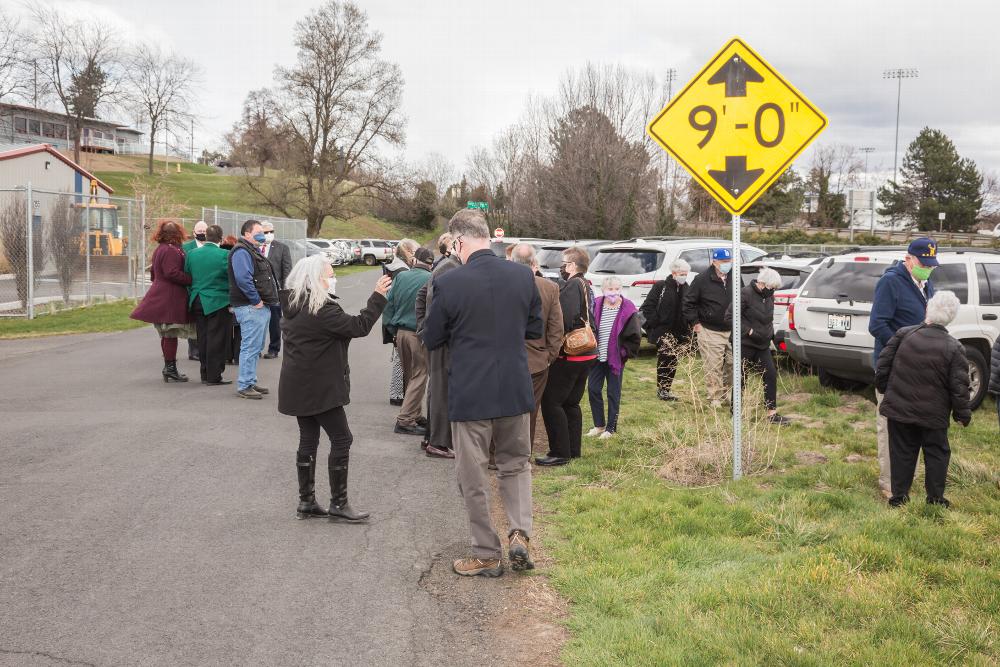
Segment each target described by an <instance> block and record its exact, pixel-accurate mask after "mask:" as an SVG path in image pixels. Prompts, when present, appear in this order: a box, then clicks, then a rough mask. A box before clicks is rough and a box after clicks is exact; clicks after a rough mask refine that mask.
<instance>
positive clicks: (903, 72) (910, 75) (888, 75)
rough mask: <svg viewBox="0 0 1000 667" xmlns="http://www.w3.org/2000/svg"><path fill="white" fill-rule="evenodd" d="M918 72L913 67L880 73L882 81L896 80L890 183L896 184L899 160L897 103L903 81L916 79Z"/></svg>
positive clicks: (901, 93) (901, 91)
mask: <svg viewBox="0 0 1000 667" xmlns="http://www.w3.org/2000/svg"><path fill="white" fill-rule="evenodd" d="M918 76H920V72H918V71H917V69H916V68H913V67H896V68H893V69H887V70H885V71H884V72H882V78H883V79H896V81H897V83H896V148H895V149H894V150H893V152H892V182H893V183H895V182H896V165H897V163H898V159H899V102H900V99H901V97H902V95H903V79H916V78H917V77H918Z"/></svg>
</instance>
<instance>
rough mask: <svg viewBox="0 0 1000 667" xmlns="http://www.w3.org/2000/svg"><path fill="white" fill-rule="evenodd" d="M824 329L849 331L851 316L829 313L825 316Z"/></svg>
mask: <svg viewBox="0 0 1000 667" xmlns="http://www.w3.org/2000/svg"><path fill="white" fill-rule="evenodd" d="M826 327H827V328H828V329H834V330H836V331H850V330H851V316H850V315H842V314H840V313H830V314H829V315H827V321H826Z"/></svg>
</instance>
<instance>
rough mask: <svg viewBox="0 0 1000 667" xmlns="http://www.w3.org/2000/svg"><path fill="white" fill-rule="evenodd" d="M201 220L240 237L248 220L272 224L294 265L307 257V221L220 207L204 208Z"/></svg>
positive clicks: (276, 237) (277, 237) (276, 235)
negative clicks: (289, 251)
mask: <svg viewBox="0 0 1000 667" xmlns="http://www.w3.org/2000/svg"><path fill="white" fill-rule="evenodd" d="M201 219H202V220H204V221H205V222H206V223H208V224H210V225H212V224H216V225H219V226H220V227H222V231H223V232H225V233H226V234H232V235H233V236H235V237H236V238H239V237H240V227H242V226H243V223H244V222H246V221H247V220H259V221H260V222H265V221H267V222H270V223H271V224H273V225H274V238H275V239H276V240H278V241H281V242H282V243H284V244H285V245H287V246H288V248H289V250H291V253H292V264H295V262H297V261H299V260H300V259H302V258H303V257H305V256H306V221H305V220H299V219H296V218H281V217H277V216H273V215H263V214H260V213H243V212H241V211H227V210H224V209H220V208H218V207H214V208H207V207H202V209H201Z"/></svg>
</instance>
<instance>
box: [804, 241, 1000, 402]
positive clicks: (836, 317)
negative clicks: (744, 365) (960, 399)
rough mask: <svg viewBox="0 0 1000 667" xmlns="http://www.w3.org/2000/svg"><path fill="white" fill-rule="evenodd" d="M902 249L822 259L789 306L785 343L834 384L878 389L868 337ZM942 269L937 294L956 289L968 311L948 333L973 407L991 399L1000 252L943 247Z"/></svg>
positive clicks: (999, 317)
mask: <svg viewBox="0 0 1000 667" xmlns="http://www.w3.org/2000/svg"><path fill="white" fill-rule="evenodd" d="M904 257H906V253H905V252H903V251H901V250H879V249H869V250H867V251H864V252H855V253H850V254H846V255H838V256H836V257H830V258H828V259H825V260H823V261H822V262H821V263H820V264H818V265H816V267H815V270H814V271H813V272H812V274H811V275H810V276H809V278H807V279H806V281H805V283H803V285H802V290H801V292H799V296H798V298H796V299H795V301H793V302H792V304H791V306H789V308H788V313H787V315H786V317H787V322H788V326H787V330H786V332H785V344H786V346H787V348H788V354H789V355H790V356H791V357H792V358H793V359H795V360H797V361H800V362H802V363H805V364H809V365H811V366H813V367H815V368H817V369H818V370H819V372H820V380H821V381H825V380H827V379H829V378H833V382H834V383H835V382H836V380H837V379H842V380H848V381H855V382H862V383H865V384H871V382H872V381H873V380H874V374H875V371H874V369H873V363H874V360H873V359H872V350H873V349H874V347H875V339H874V338H872V335H871V334H870V333H868V317H869V315H870V314H871V309H872V298H873V297H874V294H875V284H876V283H877V282H878V280H879V278H881V277H882V274H883V273H885V271H886V269H888V268H889V267H890V266H892V265H893V264H895V263H896V262H901V261H903V258H904ZM938 262H940V266H938V267H937V268H936V269H934V273H933V274H931V282H932V283H933V284H934V288H935V289H936V290H951V291H952V292H954V293H955V295H956V296H957V297H958V298H959V300H960V301H961V303H962V305H961V306H960V307H959V310H958V316H957V317H956V318H955V320H954V321H953V322H952V323H951V325H949V327H948V331H949V332H950V333H951V335H952V336H954V337H955V338H957V339H958V340H959V342H961V343H962V344H963V345H964V346H965V353H966V356H967V357H968V358H969V380H970V385H971V386H970V391H971V398H972V404H973V408H975V407H978V406H979V403H980V402H982V400H983V396H985V394H986V385H987V381H988V379H989V368H990V365H989V361H990V348H991V347H992V345H993V342H994V341H995V340H996V339H997V336H998V335H1000V252H996V251H989V250H985V251H984V250H974V249H970V250H968V251H963V250H948V249H947V248H940V247H939V248H938Z"/></svg>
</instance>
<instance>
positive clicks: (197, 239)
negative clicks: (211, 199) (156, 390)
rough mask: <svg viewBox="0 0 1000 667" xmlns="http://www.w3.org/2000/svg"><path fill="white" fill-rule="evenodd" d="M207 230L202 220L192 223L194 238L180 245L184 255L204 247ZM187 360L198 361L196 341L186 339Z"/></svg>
mask: <svg viewBox="0 0 1000 667" xmlns="http://www.w3.org/2000/svg"><path fill="white" fill-rule="evenodd" d="M207 229H208V225H207V224H205V221H204V220H199V221H198V222H196V223H194V230H193V231H194V238H192V239H188V240H187V241H185V242H184V243H182V244H181V250H183V251H184V254H185V255H186V254H187V253H189V252H191V251H192V250H194V249H195V248H200V247H202V246H203V245H205V230H207ZM187 341H188V359H190V360H191V361H198V339H197V338H188V339H187Z"/></svg>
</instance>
